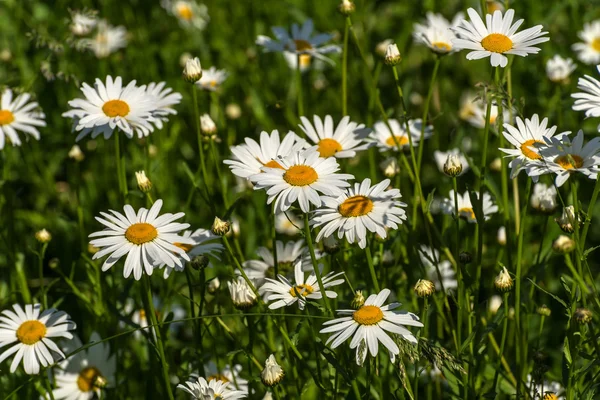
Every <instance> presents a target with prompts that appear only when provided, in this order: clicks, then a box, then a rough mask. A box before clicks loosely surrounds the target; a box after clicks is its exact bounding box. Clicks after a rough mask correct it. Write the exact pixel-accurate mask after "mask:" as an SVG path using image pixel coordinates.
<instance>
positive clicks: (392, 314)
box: [320, 289, 423, 365]
mask: <svg viewBox="0 0 600 400" xmlns="http://www.w3.org/2000/svg"><path fill="white" fill-rule="evenodd" d="M389 295H390V290H389V289H383V290H382V291H381V292H379V294H377V295H375V294H372V295H370V296H369V297H368V298H367V300H365V303H364V305H363V306H362V307H360V308H359V309H358V310H337V312H338V314H339V315H344V317H342V318H336V319H334V320H332V321H327V322H325V323H324V324H323V326H326V328H323V329H321V331H320V333H332V332H334V334H333V335H331V336H330V337H329V339H327V342H326V345H329V344H330V343H331V348H332V349H335V348H336V347H338V346H339V345H340V344H342V343H343V342H344V341H345V340H346V339H348V338H349V337H350V336H353V335H354V336H353V338H352V341H351V342H350V348H351V349H354V348H356V363H357V364H358V365H362V364H363V363H364V361H365V358H366V357H367V348H368V349H369V352H370V353H371V356H373V357H376V356H377V353H378V352H379V342H381V344H383V345H384V346H385V347H386V348H387V349H388V351H389V353H390V357H391V358H392V362H393V361H394V359H395V357H396V355H398V354H399V353H400V349H399V348H398V345H397V344H396V343H395V340H397V339H399V338H400V337H401V338H402V339H404V340H407V341H408V342H410V343H413V344H416V343H417V338H416V337H415V336H414V335H413V334H412V332H411V331H409V330H408V329H406V328H405V326H406V325H408V326H418V327H421V326H423V324H422V323H421V322H419V317H417V316H416V315H415V314H413V313H410V312H402V311H393V310H394V309H395V308H398V307H399V306H400V305H401V304H400V303H391V304H388V305H387V306H383V307H382V305H383V303H384V302H385V301H386V300H387V298H388V296H389ZM386 331H387V332H390V333H392V337H390V336H389V335H388V334H387V333H386Z"/></svg>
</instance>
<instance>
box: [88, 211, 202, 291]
mask: <svg viewBox="0 0 600 400" xmlns="http://www.w3.org/2000/svg"><path fill="white" fill-rule="evenodd" d="M162 204H163V202H162V200H156V202H155V203H154V205H153V206H152V207H151V208H150V210H147V209H145V208H140V209H139V210H138V212H137V214H136V213H135V211H134V210H133V207H131V206H130V205H129V204H127V205H126V206H125V207H124V208H123V209H124V211H125V215H123V214H121V213H119V212H117V211H113V210H110V212H111V213H112V215H111V214H108V213H105V212H101V213H100V214H101V215H102V217H103V218H100V217H96V220H97V221H98V222H100V223H101V224H102V225H104V226H106V228H105V229H104V230H102V231H99V232H94V233H92V234H90V235H89V237H91V238H99V239H93V240H91V241H90V244H91V245H92V246H95V247H98V248H100V251H98V252H97V253H96V254H94V257H93V259H94V260H96V259H98V258H102V257H104V256H106V255H108V257H107V259H106V261H104V264H102V271H107V270H109V269H110V268H111V267H112V266H113V265H114V264H115V263H116V262H117V261H119V259H121V258H122V257H123V256H124V255H125V254H127V259H126V260H125V269H124V270H123V276H124V277H125V278H128V277H129V275H131V273H132V272H133V276H134V277H135V279H136V280H139V279H140V278H141V277H142V273H143V272H144V271H145V272H146V274H148V275H152V272H153V270H154V265H155V264H158V263H165V264H166V265H167V266H168V267H169V268H176V266H177V267H179V268H183V261H182V259H183V260H185V261H190V257H189V256H188V255H187V253H186V252H185V250H183V249H182V248H181V247H178V246H176V245H175V243H179V244H180V245H181V244H189V245H194V244H195V243H196V242H195V241H194V240H193V239H192V238H186V237H181V236H179V235H177V233H178V232H180V231H182V230H184V229H186V228H188V227H189V226H190V224H181V223H177V222H174V221H175V220H177V219H179V218H181V217H183V216H184V215H185V214H184V213H182V212H180V213H177V214H170V213H167V214H164V215H161V216H160V217H159V216H158V213H159V212H160V209H161V207H162Z"/></svg>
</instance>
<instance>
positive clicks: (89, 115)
mask: <svg viewBox="0 0 600 400" xmlns="http://www.w3.org/2000/svg"><path fill="white" fill-rule="evenodd" d="M81 91H82V92H83V94H84V96H85V99H74V100H71V101H69V106H71V107H72V109H71V110H69V111H67V112H64V113H63V114H62V116H63V117H66V118H72V119H73V125H74V130H75V131H77V132H79V134H78V135H77V138H76V139H75V140H76V141H79V140H81V139H82V138H84V137H86V136H87V135H89V134H91V136H92V139H94V138H96V137H97V136H99V135H101V134H102V135H104V138H105V139H108V138H110V137H111V135H112V133H113V131H114V130H115V129H117V128H118V129H120V130H121V131H122V132H123V133H124V134H125V135H127V137H129V138H132V137H133V134H134V133H137V135H138V137H140V138H141V137H144V136H148V135H149V134H150V132H152V131H154V126H153V125H152V123H156V122H157V119H156V118H155V117H154V114H155V113H156V112H157V109H158V102H157V99H156V98H155V97H153V96H151V95H149V94H148V92H147V91H146V86H145V85H144V86H136V82H135V81H131V82H129V84H127V86H126V87H123V81H122V80H121V77H120V76H117V77H116V78H115V79H114V80H113V78H112V77H111V76H110V75H108V76H107V77H106V84H104V82H102V81H101V80H100V79H96V81H95V83H94V87H93V88H92V87H91V86H90V85H88V84H87V83H83V84H82V85H81Z"/></svg>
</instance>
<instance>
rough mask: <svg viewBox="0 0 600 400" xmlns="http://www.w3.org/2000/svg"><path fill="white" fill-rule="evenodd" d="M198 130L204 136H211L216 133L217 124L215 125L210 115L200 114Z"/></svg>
mask: <svg viewBox="0 0 600 400" xmlns="http://www.w3.org/2000/svg"><path fill="white" fill-rule="evenodd" d="M200 130H201V131H202V133H203V134H204V135H206V136H211V135H214V134H215V133H217V125H215V121H213V120H212V118H211V117H210V115H208V114H202V115H201V116H200Z"/></svg>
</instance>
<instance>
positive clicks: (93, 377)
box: [77, 367, 103, 393]
mask: <svg viewBox="0 0 600 400" xmlns="http://www.w3.org/2000/svg"><path fill="white" fill-rule="evenodd" d="M98 380H100V381H103V379H102V374H101V373H100V371H99V370H98V368H96V367H87V368H85V369H83V370H81V372H80V373H79V376H78V377H77V387H78V388H79V390H81V391H82V392H84V393H85V392H90V391H92V390H93V389H94V387H97V385H96V383H97V381H98Z"/></svg>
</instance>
